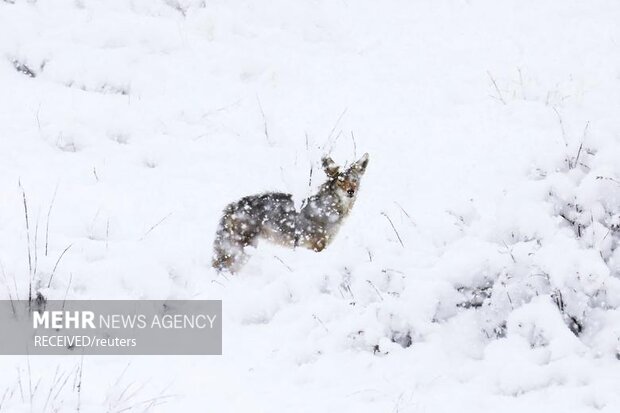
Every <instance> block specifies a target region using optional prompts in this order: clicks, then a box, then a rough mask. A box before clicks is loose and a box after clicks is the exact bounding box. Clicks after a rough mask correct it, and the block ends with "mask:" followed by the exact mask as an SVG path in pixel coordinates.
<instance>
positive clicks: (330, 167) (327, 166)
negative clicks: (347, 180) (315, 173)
mask: <svg viewBox="0 0 620 413" xmlns="http://www.w3.org/2000/svg"><path fill="white" fill-rule="evenodd" d="M321 163H322V164H323V170H324V171H325V173H326V174H327V176H329V177H330V178H333V177H335V176H336V175H338V172H340V167H339V166H338V165H336V162H334V161H333V159H332V158H330V157H329V156H325V157H323V159H321Z"/></svg>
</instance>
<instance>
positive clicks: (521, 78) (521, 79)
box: [517, 67, 525, 100]
mask: <svg viewBox="0 0 620 413" xmlns="http://www.w3.org/2000/svg"><path fill="white" fill-rule="evenodd" d="M517 72H519V84H520V85H521V98H522V99H523V100H525V86H524V85H523V74H522V73H521V68H520V67H517Z"/></svg>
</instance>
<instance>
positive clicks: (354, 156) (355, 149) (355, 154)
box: [351, 131, 357, 160]
mask: <svg viewBox="0 0 620 413" xmlns="http://www.w3.org/2000/svg"><path fill="white" fill-rule="evenodd" d="M351 140H352V141H353V159H356V160H357V143H356V142H355V135H353V131H351Z"/></svg>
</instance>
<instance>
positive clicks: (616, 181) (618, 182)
mask: <svg viewBox="0 0 620 413" xmlns="http://www.w3.org/2000/svg"><path fill="white" fill-rule="evenodd" d="M596 179H602V180H605V181H611V182H614V183H616V184H618V185H620V181H619V180H617V179H614V178H611V177H609V176H601V175H599V176H597V177H596Z"/></svg>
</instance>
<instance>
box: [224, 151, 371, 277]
mask: <svg viewBox="0 0 620 413" xmlns="http://www.w3.org/2000/svg"><path fill="white" fill-rule="evenodd" d="M367 165H368V154H365V155H364V156H362V158H361V159H360V160H359V161H357V162H355V163H354V164H353V165H351V166H350V167H349V168H347V169H346V170H344V171H343V172H340V167H338V166H337V165H336V164H335V163H334V161H332V160H331V159H330V158H323V169H324V170H325V172H326V174H327V178H328V179H327V181H326V182H325V183H324V184H323V185H321V187H320V188H319V190H318V192H317V193H316V194H315V195H312V196H311V197H310V198H308V199H307V200H306V202H305V203H304V205H305V206H304V207H303V208H302V209H301V210H300V211H299V212H298V211H296V209H295V205H294V203H293V199H292V196H291V195H290V194H284V193H278V192H271V193H264V194H259V195H252V196H246V197H244V198H241V199H240V200H239V201H236V202H233V203H231V204H229V205H228V206H227V207H226V208H225V209H224V213H223V215H222V218H221V220H220V223H219V226H218V229H217V232H216V235H215V241H214V245H213V250H214V251H213V267H214V268H216V269H217V270H218V271H224V270H225V271H230V272H236V271H238V270H239V269H241V267H242V266H243V264H244V263H245V262H246V261H247V254H246V253H245V248H246V247H248V246H253V247H255V246H256V245H257V244H258V240H259V239H267V240H269V241H271V242H274V243H277V244H280V245H283V246H286V247H290V248H294V247H296V246H301V247H304V248H308V249H311V250H314V251H317V252H318V251H322V250H323V249H324V248H325V247H327V246H328V245H329V243H330V242H331V241H332V239H333V237H334V236H335V235H336V233H337V232H338V229H339V228H340V225H341V224H342V222H343V220H344V218H346V216H347V215H348V214H349V212H350V211H351V208H352V207H353V204H354V203H355V199H356V196H357V190H358V188H359V182H360V179H361V177H362V176H363V175H364V172H365V171H366V166H367Z"/></svg>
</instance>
